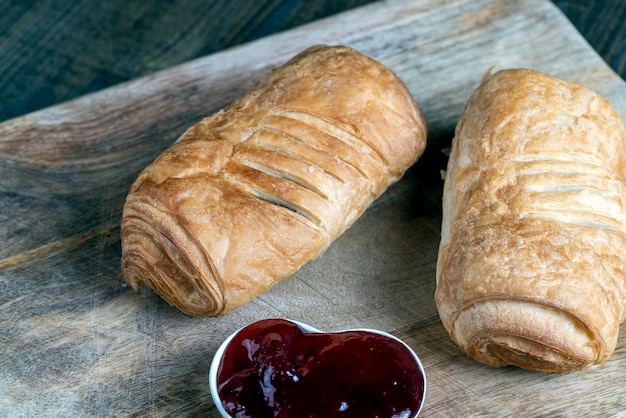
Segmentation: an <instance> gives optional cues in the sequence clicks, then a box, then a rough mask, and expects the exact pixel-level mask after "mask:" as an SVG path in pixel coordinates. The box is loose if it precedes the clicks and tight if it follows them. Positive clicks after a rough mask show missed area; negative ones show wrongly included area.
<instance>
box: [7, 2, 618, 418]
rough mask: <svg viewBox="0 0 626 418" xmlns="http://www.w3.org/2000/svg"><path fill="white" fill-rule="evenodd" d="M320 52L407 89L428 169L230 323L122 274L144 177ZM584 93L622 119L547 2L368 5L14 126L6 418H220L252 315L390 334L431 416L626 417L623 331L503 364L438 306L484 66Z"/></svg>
mask: <svg viewBox="0 0 626 418" xmlns="http://www.w3.org/2000/svg"><path fill="white" fill-rule="evenodd" d="M316 43H330V44H339V43H341V44H347V45H350V46H352V47H355V48H357V49H359V50H361V51H362V52H364V53H366V54H368V55H370V56H372V57H374V58H376V59H378V60H380V61H381V62H383V63H384V64H386V65H388V66H389V67H390V68H391V69H392V70H394V71H395V72H396V73H397V74H398V75H399V76H400V77H401V78H402V79H403V80H404V81H405V82H406V83H407V85H408V86H409V88H410V90H411V92H412V94H413V95H414V96H415V98H416V100H417V102H418V103H419V104H420V106H421V108H422V110H423V111H424V114H425V117H426V120H427V123H428V127H429V145H428V149H427V151H426V153H425V155H424V156H423V157H422V158H421V159H420V161H419V162H418V163H417V164H416V165H415V166H414V167H413V168H411V170H410V171H409V172H408V173H407V175H406V176H405V177H404V178H403V179H402V180H401V181H400V182H399V183H398V184H396V185H395V186H393V187H392V188H390V189H389V190H388V192H387V193H385V195H383V197H381V198H380V199H379V200H377V201H376V202H375V203H374V204H373V205H372V207H371V208H370V209H369V210H368V211H367V212H366V213H365V215H364V216H363V217H362V218H361V219H360V220H359V221H358V222H357V223H356V224H355V225H354V226H353V227H352V228H351V229H350V230H348V231H347V232H346V233H345V234H344V235H343V236H342V237H340V238H339V240H337V241H336V242H335V243H334V244H333V245H332V246H331V247H330V248H329V249H328V250H327V251H326V252H325V253H324V254H323V255H322V256H321V257H320V258H319V259H318V260H316V261H315V262H312V263H310V264H308V265H306V266H305V267H304V268H302V269H301V270H300V271H298V272H297V273H296V274H294V275H293V276H292V277H290V278H288V279H286V280H284V281H283V282H281V283H280V284H279V285H277V286H276V287H274V288H273V289H272V290H271V291H270V292H268V293H266V294H265V295H263V296H261V297H259V298H257V299H255V300H254V301H253V302H252V303H250V304H248V305H246V306H244V307H242V308H240V309H238V310H236V311H234V312H233V313H231V314H229V315H227V316H225V317H221V318H191V317H187V316H185V315H183V314H181V313H180V312H178V311H176V310H175V309H173V308H171V307H170V306H168V305H167V304H166V303H164V302H163V301H162V300H161V299H160V298H159V297H158V296H156V295H155V294H154V293H153V292H152V291H150V290H149V289H142V290H141V291H139V292H133V291H132V290H131V289H130V288H128V287H127V286H126V285H124V283H123V280H122V277H121V274H120V266H119V263H120V244H119V220H120V215H121V208H122V205H123V202H124V198H125V195H126V192H127V190H128V187H129V185H130V183H131V182H132V181H133V180H134V178H135V176H136V175H137V173H138V172H139V171H140V170H141V169H142V168H143V167H144V166H145V165H146V164H147V163H149V162H150V161H152V159H154V158H155V157H156V156H157V155H158V154H159V153H160V152H161V151H162V150H163V149H164V148H165V147H167V146H168V145H169V144H171V143H172V142H173V141H174V140H175V139H176V138H177V137H178V135H180V133H181V132H182V131H183V130H184V129H185V128H186V127H187V126H188V125H190V124H191V123H193V122H195V121H197V120H198V119H200V118H201V117H203V116H205V115H207V114H210V113H212V112H215V111H217V110H219V109H220V108H222V107H223V106H225V105H226V104H228V103H229V102H231V101H232V100H233V99H234V98H236V97H238V96H240V95H241V94H243V92H244V91H245V89H246V88H248V87H250V86H252V85H254V84H255V83H256V82H257V81H258V80H259V79H260V78H261V77H262V76H263V75H264V74H266V73H267V71H269V70H270V68H272V67H273V66H276V65H279V64H281V63H282V62H284V61H285V60H287V59H288V58H290V57H291V56H292V55H294V54H295V53H297V52H299V51H300V50H302V49H304V48H306V47H308V46H310V45H312V44H316ZM491 67H493V68H495V69H499V68H510V67H528V68H534V69H537V70H541V71H546V72H549V73H552V74H555V75H557V76H560V77H563V78H566V79H569V80H573V81H577V82H581V83H584V84H586V85H587V86H589V87H591V88H593V89H595V90H597V91H599V92H600V93H602V94H604V95H605V96H606V97H607V98H608V99H609V100H610V101H611V102H612V103H613V104H614V106H615V107H616V108H617V109H618V111H619V112H620V113H621V115H622V116H625V115H626V83H624V81H623V80H622V79H621V78H620V77H619V76H618V75H617V74H616V73H615V72H614V71H613V70H612V69H611V68H610V67H609V66H608V65H607V64H606V63H605V62H604V61H603V60H602V58H601V57H600V56H599V55H598V54H597V53H596V52H595V51H594V50H593V49H592V48H591V47H590V46H589V44H588V43H587V42H586V41H585V40H584V39H583V38H582V37H581V35H580V34H579V33H578V32H577V31H576V29H575V27H574V26H573V25H572V24H571V22H570V21H569V20H568V19H567V18H566V17H565V16H564V15H563V14H562V13H561V12H560V11H559V10H558V8H557V7H555V6H554V4H553V3H551V2H549V1H547V0H522V1H512V0H442V1H436V0H420V1H414V2H404V1H383V2H373V3H371V4H369V5H366V6H364V7H359V8H355V9H353V10H350V11H348V12H346V13H342V14H338V15H335V16H332V17H330V18H328V19H321V20H317V21H315V22H313V23H311V24H308V25H304V26H299V27H297V28H294V29H290V30H288V31H284V32H282V33H279V34H277V35H273V36H270V37H265V38H261V39H259V40H257V41H254V42H251V43H247V44H243V45H241V46H238V47H235V48H231V49H228V50H224V51H221V52H218V53H215V54H210V55H208V56H206V57H202V58H199V59H196V60H192V61H190V62H187V63H184V64H181V65H178V66H174V67H170V68H167V69H164V70H162V71H157V72H154V73H152V74H149V75H146V76H145V77H143V78H139V79H135V80H132V81H129V82H125V83H121V84H118V85H116V86H115V87H112V88H109V89H104V90H101V91H99V92H97V93H94V94H91V95H86V96H82V97H79V98H77V99H75V100H72V101H69V102H65V103H62V104H59V105H56V106H53V107H49V108H46V109H43V110H40V111H36V112H32V113H29V114H27V115H24V116H21V117H18V118H14V119H10V120H8V121H5V122H4V123H2V124H0V242H2V243H3V244H2V246H0V347H1V350H2V355H1V356H0V416H11V417H13V416H17V417H19V416H24V417H29V416H51V417H53V416H54V417H56V416H70V417H73V416H77V417H82V416H115V417H118V416H151V417H152V416H157V417H172V416H176V417H181V416H182V417H185V416H189V417H192V416H193V417H195V416H205V417H216V416H217V413H216V410H215V407H214V405H213V403H212V401H211V398H210V394H209V391H208V385H207V372H208V367H209V363H210V361H211V358H212V355H213V353H214V351H215V349H216V348H217V346H218V345H219V344H220V343H221V341H222V340H223V338H224V337H226V336H227V335H228V334H229V333H230V332H232V331H234V330H235V329H237V328H239V327H241V326H243V325H245V324H247V323H249V322H252V321H254V320H257V319H261V318H266V317H276V316H279V317H287V318H291V319H295V320H299V321H302V322H305V323H309V324H311V325H312V326H314V327H316V328H319V329H322V330H328V331H331V330H340V329H345V328H350V327H368V328H378V329H382V330H385V331H388V332H391V333H393V334H395V335H397V336H400V337H401V338H403V339H404V340H405V341H407V343H408V344H409V345H411V346H412V347H413V348H414V349H415V351H416V352H417V353H418V355H419V356H420V358H421V359H422V362H423V364H424V367H425V369H426V373H427V378H428V387H429V391H428V393H427V397H426V405H425V408H424V410H423V416H425V417H426V416H428V417H467V416H493V417H508V416H524V417H527V416H552V417H554V416H559V417H560V416H562V417H566V416H571V417H574V416H620V415H621V414H622V415H623V413H624V410H625V406H624V401H623V399H624V398H625V397H626V387H625V386H624V385H623V384H620V383H619V382H620V381H621V380H623V368H624V365H626V337H625V335H624V333H625V332H626V330H625V329H624V326H622V330H621V331H622V334H621V336H620V338H619V342H618V349H617V350H616V352H615V354H614V356H613V357H612V358H611V359H610V360H609V361H608V362H606V363H605V364H603V365H600V366H597V367H593V368H589V369H587V370H584V371H580V372H576V373H569V374H544V373H534V372H527V371H523V370H520V369H516V368H503V369H495V368H491V367H488V366H484V365H481V364H478V363H476V362H474V361H472V360H469V359H468V358H467V357H466V356H465V355H464V354H463V353H462V352H461V351H460V350H459V349H458V348H457V347H456V346H455V345H454V344H453V343H452V341H451V340H450V339H449V338H448V336H447V335H446V333H445V330H444V329H443V326H442V325H441V323H440V321H439V319H438V316H437V312H436V308H435V305H434V301H433V293H434V287H435V263H436V256H437V247H438V243H439V231H440V222H441V211H440V204H441V201H440V199H441V187H442V185H443V183H442V180H441V177H440V170H441V169H443V168H445V164H446V157H445V154H444V153H443V152H442V150H444V149H445V148H447V147H449V145H450V140H451V137H452V132H453V129H454V126H455V124H456V121H457V120H458V118H459V116H460V114H461V112H462V110H463V106H464V104H465V102H466V100H467V99H468V98H469V95H470V94H471V92H472V90H473V89H474V88H475V87H476V86H477V84H478V82H479V81H480V79H481V77H482V76H483V74H484V73H485V71H486V70H487V69H489V68H491Z"/></svg>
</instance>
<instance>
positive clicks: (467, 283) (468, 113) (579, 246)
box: [436, 69, 626, 371]
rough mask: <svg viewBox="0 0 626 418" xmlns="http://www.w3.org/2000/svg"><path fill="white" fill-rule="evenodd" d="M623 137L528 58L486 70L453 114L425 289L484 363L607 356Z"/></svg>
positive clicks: (622, 230) (574, 89) (616, 316)
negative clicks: (434, 268)
mask: <svg viewBox="0 0 626 418" xmlns="http://www.w3.org/2000/svg"><path fill="white" fill-rule="evenodd" d="M625 158H626V136H625V131H624V122H623V121H622V119H621V118H620V116H619V115H618V114H617V112H616V111H615V110H614V109H613V107H612V106H611V104H610V103H609V102H608V101H607V100H606V99H605V98H603V97H602V96H600V95H599V94H597V93H595V92H593V91H591V90H590V89H588V88H586V87H584V86H581V85H578V84H575V83H571V82H567V81H563V80H560V79H558V78H556V77H553V76H550V75H547V74H543V73H540V72H537V71H533V70H526V69H514V70H504V71H500V72H497V73H495V74H493V75H490V76H488V77H486V79H485V80H484V81H483V83H482V84H481V85H480V87H479V88H478V89H477V90H476V91H475V93H474V94H473V95H472V97H471V99H470V100H469V102H468V104H467V106H466V109H465V113H464V114H463V117H462V119H461V120H460V121H459V123H458V126H457V129H456V134H455V138H454V143H453V149H452V153H451V156H450V161H449V165H448V170H447V174H446V182H445V186H444V199H443V211H444V215H443V216H444V218H443V225H442V237H441V245H440V253H439V260H438V272H437V280H438V283H437V291H436V301H437V305H438V309H439V312H440V317H441V319H442V321H443V323H444V326H445V327H446V329H447V330H448V331H449V333H450V335H451V336H452V338H453V339H454V340H455V341H457V343H459V345H460V346H461V347H463V348H464V349H465V350H466V351H468V353H469V354H470V355H471V356H472V357H475V358H477V359H479V360H481V361H484V362H487V363H489V364H492V365H505V364H516V365H519V366H521V367H525V368H529V369H535V370H547V371H564V370H572V369H577V368H580V367H584V366H585V365H588V364H594V363H599V362H602V361H604V360H605V359H606V358H607V357H608V356H610V354H611V353H612V352H613V350H614V348H615V344H616V341H617V333H618V330H619V324H620V322H622V321H623V320H624V316H625V312H626V271H625V268H626V252H625V251H624V248H626V195H625V190H624V181H625V180H626V160H625Z"/></svg>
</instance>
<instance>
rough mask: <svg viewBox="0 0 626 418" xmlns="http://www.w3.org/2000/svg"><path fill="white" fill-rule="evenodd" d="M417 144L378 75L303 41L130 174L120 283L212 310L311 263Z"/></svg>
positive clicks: (395, 84)
mask: <svg viewBox="0 0 626 418" xmlns="http://www.w3.org/2000/svg"><path fill="white" fill-rule="evenodd" d="M425 144H426V127H425V122H424V118H423V116H422V114H421V112H420V109H419V108H418V106H417V105H416V103H415V101H414V99H413V97H412V96H411V94H410V92H409V90H408V89H407V87H406V86H405V85H404V84H403V82H402V81H401V80H400V79H399V78H398V77H397V76H396V75H394V74H393V73H392V72H391V71H390V70H389V69H387V68H386V67H384V66H383V65H382V64H380V63H378V62H377V61H375V60H373V59H372V58H369V57H366V56H365V55H363V54H361V53H359V52H358V51H356V50H354V49H352V48H349V47H345V46H336V47H331V46H324V45H319V46H314V47H311V48H309V49H307V50H305V51H303V52H301V53H300V54H298V55H297V56H295V57H294V58H292V59H291V60H290V61H289V62H287V63H286V64H284V65H283V66H281V67H279V68H277V69H275V70H273V71H272V72H271V73H270V74H269V75H268V76H267V77H266V78H265V79H264V80H263V81H262V82H261V84H260V85H259V86H258V87H257V88H255V89H252V90H250V91H248V92H247V93H246V94H245V96H244V97H242V98H240V99H239V100H237V101H235V102H234V103H232V104H231V105H230V106H229V107H228V108H226V109H224V110H222V111H220V112H217V113H215V114H214V115H212V116H209V117H207V118H205V119H203V120H201V121H199V122H198V123H196V124H195V125H193V126H191V127H190V128H189V129H188V130H187V131H186V132H185V133H184V134H183V135H182V136H181V137H180V138H179V139H178V140H177V141H176V142H175V143H174V144H173V145H172V146H171V147H170V148H168V149H167V150H165V151H164V152H163V153H162V154H161V155H160V156H159V157H158V158H157V159H156V160H155V161H154V162H153V163H152V164H150V165H149V166H148V167H147V168H145V169H144V170H143V171H142V172H141V173H140V175H139V177H138V178H137V180H136V181H135V182H134V184H133V185H132V186H131V188H130V191H129V194H128V196H127V199H126V203H125V205H124V211H123V219H122V224H121V239H122V272H123V275H124V278H125V280H126V281H127V282H128V283H129V284H130V285H131V286H132V287H133V288H134V289H137V288H139V287H140V286H141V285H143V284H147V285H149V286H150V287H152V288H153V289H154V290H155V291H156V292H157V293H158V294H159V295H161V297H163V298H164V299H165V300H166V301H167V302H169V303H170V304H171V305H173V306H175V307H177V308H178V309H180V310H181V311H182V312H184V313H186V314H189V315H193V316H216V315H222V314H225V313H227V312H229V311H231V310H233V309H235V308H237V307H240V306H242V305H244V304H245V303H247V302H249V301H250V300H252V299H253V298H254V297H256V296H257V295H259V294H261V293H263V292H265V291H267V290H268V289H270V288H271V287H272V286H273V285H274V284H275V283H277V282H278V281H279V280H281V279H283V278H285V277H287V276H289V275H291V274H293V273H294V272H295V271H296V270H298V269H299V268H300V267H301V266H302V265H304V264H305V263H307V262H308V261H310V260H313V259H315V258H316V257H317V256H318V255H319V254H320V253H322V252H323V251H324V250H325V249H326V248H327V247H328V246H329V245H330V244H331V243H332V242H333V241H334V240H335V239H336V238H337V237H339V236H340V235H341V234H342V233H343V232H344V231H345V230H346V229H347V228H349V227H350V226H351V225H352V224H353V223H354V222H355V221H356V220H357V219H358V218H359V216H360V215H361V214H362V213H363V212H364V211H365V210H366V209H367V207H368V206H369V205H370V203H372V201H373V200H375V199H376V198H377V197H379V196H380V195H381V194H382V193H383V192H384V191H385V190H386V188H387V187H388V186H389V185H391V184H392V183H394V182H396V181H397V180H399V179H400V178H401V176H402V175H403V174H404V172H405V170H407V168H408V167H409V166H411V165H412V164H413V163H414V162H415V161H416V160H417V159H418V157H419V156H420V155H421V153H422V152H423V150H424V148H425Z"/></svg>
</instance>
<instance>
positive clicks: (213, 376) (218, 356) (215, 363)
mask: <svg viewBox="0 0 626 418" xmlns="http://www.w3.org/2000/svg"><path fill="white" fill-rule="evenodd" d="M281 320H283V321H288V322H291V323H294V324H296V325H298V327H300V329H301V330H302V331H304V332H307V333H322V332H324V331H320V330H318V329H316V328H313V327H312V326H310V325H307V324H304V323H302V322H298V321H293V320H290V319H281ZM250 325H252V324H250ZM247 326H249V325H247ZM247 326H246V327H247ZM246 327H242V328H240V329H238V330H237V331H235V332H233V333H232V334H231V335H229V336H228V338H226V339H225V340H224V342H223V343H222V344H221V345H220V346H219V348H218V349H217V351H216V352H215V355H214V356H213V360H212V361H211V367H210V369H209V389H210V391H211V397H212V398H213V402H214V403H215V406H216V407H217V410H218V411H219V412H220V414H221V415H222V417H224V418H232V417H231V416H230V415H229V414H228V413H227V412H226V410H225V409H224V407H223V405H222V401H221V399H220V397H219V391H218V388H217V372H218V369H219V366H220V364H221V362H222V358H223V356H224V352H225V351H226V348H227V347H228V344H229V343H230V342H231V340H232V339H233V338H234V337H235V336H236V335H237V334H238V333H239V332H240V331H241V330H242V329H244V328H246ZM347 331H357V332H367V333H372V334H378V335H382V336H385V337H388V338H390V339H392V340H395V341H397V342H398V343H400V344H402V345H403V346H404V347H406V349H407V350H408V351H409V353H411V355H412V356H413V359H414V360H415V363H416V364H417V366H418V368H419V371H420V373H421V374H422V377H423V379H424V388H423V391H422V399H421V403H420V407H419V410H418V411H417V413H416V414H415V417H417V416H418V415H419V413H420V411H421V410H422V407H423V406H424V401H425V397H426V374H425V373H424V367H423V366H422V363H421V362H420V359H419V357H417V354H415V352H414V351H413V349H412V348H411V347H409V346H408V345H407V344H406V343H405V342H404V341H402V340H401V339H399V338H397V337H395V336H393V335H391V334H389V333H386V332H384V331H379V330H375V329H368V328H355V329H347V330H342V331H333V332H331V333H332V334H335V333H341V332H347ZM324 333H325V332H324ZM408 418H414V417H408Z"/></svg>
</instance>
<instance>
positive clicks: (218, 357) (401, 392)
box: [209, 319, 426, 418]
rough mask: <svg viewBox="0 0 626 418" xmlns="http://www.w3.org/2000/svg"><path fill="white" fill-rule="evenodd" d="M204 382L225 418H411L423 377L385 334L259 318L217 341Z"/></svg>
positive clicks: (405, 350)
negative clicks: (322, 330) (319, 328)
mask: <svg viewBox="0 0 626 418" xmlns="http://www.w3.org/2000/svg"><path fill="white" fill-rule="evenodd" d="M209 386H210V390H211V395H212V397H213V400H214V402H215V404H216V406H217V409H218V410H219V411H220V413H221V414H222V415H223V416H224V417H225V418H228V417H241V418H244V417H250V418H252V417H254V418H264V417H272V418H273V417H280V418H286V417H320V418H321V417H324V418H331V417H346V418H347V417H359V418H366V417H379V418H413V417H416V416H417V415H418V414H419V412H420V410H421V408H422V405H423V403H424V397H425V393H426V378H425V374H424V369H423V367H422V364H421V363H420V360H419V358H418V357H417V355H416V354H415V353H414V352H413V350H411V348H410V347H409V346H408V345H407V344H406V343H404V342H403V341H402V340H400V339H398V338H396V337H394V336H392V335H390V334H387V333H385V332H382V331H376V330H371V329H355V330H347V331H340V332H321V331H319V330H317V329H315V328H312V327H310V326H308V325H305V324H302V323H299V322H295V321H289V320H285V319H264V320H261V321H258V322H255V323H253V324H250V325H248V326H246V327H244V328H241V329H240V330H238V331H236V332H235V333H233V334H232V335H231V336H230V337H228V338H227V339H226V340H225V341H224V343H223V344H222V345H221V346H220V347H219V349H218V350H217V351H216V353H215V357H214V358H213V362H212V363H211V369H210V371H209Z"/></svg>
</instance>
